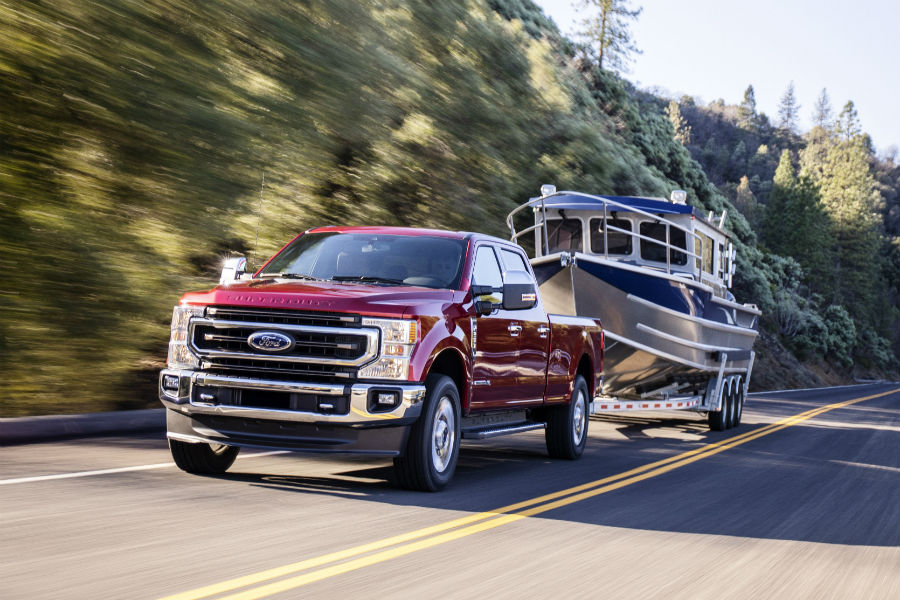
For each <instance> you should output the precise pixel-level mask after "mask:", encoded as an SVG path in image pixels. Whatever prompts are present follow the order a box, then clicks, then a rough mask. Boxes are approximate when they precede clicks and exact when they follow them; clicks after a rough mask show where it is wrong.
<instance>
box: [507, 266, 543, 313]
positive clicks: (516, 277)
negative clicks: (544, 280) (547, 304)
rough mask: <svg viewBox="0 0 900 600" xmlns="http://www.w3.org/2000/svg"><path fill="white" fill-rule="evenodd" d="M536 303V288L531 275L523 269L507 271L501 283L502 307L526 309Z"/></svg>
mask: <svg viewBox="0 0 900 600" xmlns="http://www.w3.org/2000/svg"><path fill="white" fill-rule="evenodd" d="M535 304H537V290H536V289H535V286H534V280H533V279H532V278H531V275H529V274H528V273H526V272H525V271H509V272H507V273H506V283H505V284H504V285H503V308H505V309H506V310H526V309H529V308H533V307H534V305H535Z"/></svg>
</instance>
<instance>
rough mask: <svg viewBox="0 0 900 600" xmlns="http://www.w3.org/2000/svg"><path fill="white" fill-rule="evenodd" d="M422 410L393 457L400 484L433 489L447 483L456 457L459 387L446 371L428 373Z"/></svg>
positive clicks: (437, 488) (424, 489)
mask: <svg viewBox="0 0 900 600" xmlns="http://www.w3.org/2000/svg"><path fill="white" fill-rule="evenodd" d="M425 388H426V390H427V392H426V396H425V404H424V406H423V407H422V414H421V415H420V416H419V419H418V420H417V421H416V422H415V424H414V425H413V426H412V428H411V429H410V432H409V440H408V441H407V443H406V452H405V453H404V454H403V456H398V457H397V458H395V459H394V473H395V474H396V477H397V483H398V484H399V485H400V487H404V488H407V489H411V490H421V491H424V492H436V491H438V490H439V489H441V488H443V487H444V486H445V485H447V484H448V483H450V480H451V479H453V472H454V471H455V470H456V462H457V460H458V459H459V437H460V434H459V421H460V418H459V410H460V409H459V391H457V389H456V384H455V383H453V380H452V379H450V378H449V377H447V376H446V375H438V374H435V375H429V376H428V379H427V380H426V381H425Z"/></svg>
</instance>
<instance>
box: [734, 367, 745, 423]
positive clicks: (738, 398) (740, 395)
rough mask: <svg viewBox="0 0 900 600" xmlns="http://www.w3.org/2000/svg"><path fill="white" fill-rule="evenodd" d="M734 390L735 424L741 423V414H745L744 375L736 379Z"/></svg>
mask: <svg viewBox="0 0 900 600" xmlns="http://www.w3.org/2000/svg"><path fill="white" fill-rule="evenodd" d="M735 387H736V389H735V391H734V426H735V427H737V426H738V425H740V424H741V415H743V414H744V381H743V378H742V377H738V378H737V379H736V380H735Z"/></svg>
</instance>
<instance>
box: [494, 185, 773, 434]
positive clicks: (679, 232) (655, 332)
mask: <svg viewBox="0 0 900 600" xmlns="http://www.w3.org/2000/svg"><path fill="white" fill-rule="evenodd" d="M686 197H687V194H686V193H685V192H684V191H681V190H676V191H675V192H673V193H672V196H671V198H669V199H665V198H645V197H621V196H597V195H592V194H586V193H582V192H572V191H561V192H557V191H556V189H555V188H554V187H553V186H542V188H541V195H540V196H539V197H536V198H531V199H530V200H529V201H528V202H525V203H524V204H522V205H520V206H519V207H517V208H516V209H515V210H513V211H512V212H510V213H509V215H508V217H507V225H508V226H509V229H510V232H511V235H512V239H513V240H514V241H516V242H518V243H519V244H520V245H522V246H523V247H525V248H526V250H528V251H529V255H530V256H531V257H532V258H531V265H532V269H533V270H534V273H535V276H536V278H537V281H538V284H539V287H540V290H541V296H542V297H543V301H544V304H545V305H546V308H547V310H548V311H549V312H554V313H562V314H570V315H578V316H585V317H592V318H595V319H598V320H599V321H600V323H601V324H602V326H603V330H604V334H605V337H606V352H605V356H604V361H603V362H604V364H603V383H602V389H601V390H599V394H598V395H597V398H595V399H601V398H611V399H617V400H644V399H647V398H652V399H662V400H668V399H670V398H673V397H684V398H691V397H693V398H695V401H694V402H693V403H691V404H689V405H688V406H687V407H688V408H691V409H694V410H705V411H717V410H718V409H719V408H721V398H722V396H723V393H724V394H725V395H726V396H727V395H729V394H733V395H735V397H737V396H738V395H739V396H740V402H738V406H740V405H741V404H742V403H743V398H744V397H745V396H746V392H747V388H748V385H749V378H750V372H751V370H752V368H753V360H754V356H755V355H754V353H753V350H752V348H753V343H754V341H755V339H756V337H757V333H758V331H757V328H758V322H759V317H760V314H761V313H760V311H759V309H758V308H757V307H756V306H755V305H754V304H742V303H739V302H737V301H736V299H735V297H734V295H733V294H732V293H731V291H730V288H731V285H732V280H733V277H734V273H735V267H736V252H735V248H734V245H733V244H732V242H731V239H730V236H729V234H728V233H727V232H726V231H725V229H724V223H725V218H726V212H723V213H722V214H721V215H718V216H716V215H715V214H714V213H712V212H709V213H706V214H704V213H703V212H702V211H700V210H699V209H697V208H696V207H693V206H691V205H689V204H687V202H686ZM529 211H530V212H531V213H533V215H534V216H533V221H532V219H530V218H523V215H527V214H528V212H529ZM522 221H525V224H524V225H523V226H522V227H521V228H520V229H519V228H517V227H516V223H517V222H519V223H520V224H521V223H522ZM723 390H724V392H723ZM604 406H605V405H604ZM628 406H631V405H628ZM656 406H657V407H659V406H660V405H658V404H657V405H656ZM644 407H645V408H646V407H647V405H644ZM662 407H663V408H671V407H672V406H671V405H670V406H662ZM679 407H681V405H680V404H679ZM651 408H652V406H651ZM738 410H739V408H738ZM739 418H740V416H739V414H738V420H739Z"/></svg>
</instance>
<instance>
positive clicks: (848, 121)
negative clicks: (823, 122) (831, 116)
mask: <svg viewBox="0 0 900 600" xmlns="http://www.w3.org/2000/svg"><path fill="white" fill-rule="evenodd" d="M835 133H836V134H837V135H838V137H839V138H841V139H843V140H851V139H853V138H855V137H858V136H860V134H861V133H862V127H861V126H860V124H859V114H858V113H857V112H856V105H855V104H853V101H852V100H847V104H845V105H844V108H843V109H841V114H840V115H838V119H837V122H836V123H835Z"/></svg>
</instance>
